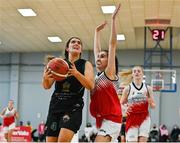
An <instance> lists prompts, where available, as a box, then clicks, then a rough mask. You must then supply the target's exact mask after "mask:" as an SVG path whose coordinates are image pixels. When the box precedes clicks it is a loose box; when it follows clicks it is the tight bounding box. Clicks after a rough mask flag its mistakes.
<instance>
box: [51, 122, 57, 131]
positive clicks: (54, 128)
mask: <svg viewBox="0 0 180 143" xmlns="http://www.w3.org/2000/svg"><path fill="white" fill-rule="evenodd" d="M51 130H53V131H56V130H57V123H56V122H52V124H51Z"/></svg>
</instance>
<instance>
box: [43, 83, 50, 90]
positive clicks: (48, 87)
mask: <svg viewBox="0 0 180 143" xmlns="http://www.w3.org/2000/svg"><path fill="white" fill-rule="evenodd" d="M42 86H43V87H44V89H46V90H47V89H50V88H51V87H50V86H48V85H45V84H43V85H42Z"/></svg>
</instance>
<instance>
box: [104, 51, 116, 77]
mask: <svg viewBox="0 0 180 143" xmlns="http://www.w3.org/2000/svg"><path fill="white" fill-rule="evenodd" d="M102 51H104V52H106V53H107V56H108V54H109V51H108V50H102ZM115 67H116V75H117V74H118V58H117V56H115Z"/></svg>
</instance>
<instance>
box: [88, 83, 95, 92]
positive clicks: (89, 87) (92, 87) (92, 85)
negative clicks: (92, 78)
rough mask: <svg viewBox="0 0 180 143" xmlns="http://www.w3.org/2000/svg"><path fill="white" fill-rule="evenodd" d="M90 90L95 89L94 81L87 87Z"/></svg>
mask: <svg viewBox="0 0 180 143" xmlns="http://www.w3.org/2000/svg"><path fill="white" fill-rule="evenodd" d="M87 89H88V90H92V89H94V82H92V83H90V84H89V86H88V87H87Z"/></svg>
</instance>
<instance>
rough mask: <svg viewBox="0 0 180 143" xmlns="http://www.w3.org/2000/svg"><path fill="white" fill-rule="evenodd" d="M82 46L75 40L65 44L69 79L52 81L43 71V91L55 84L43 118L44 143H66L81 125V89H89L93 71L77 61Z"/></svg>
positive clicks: (86, 64) (85, 62) (79, 59)
mask: <svg viewBox="0 0 180 143" xmlns="http://www.w3.org/2000/svg"><path fill="white" fill-rule="evenodd" d="M81 52H82V42H81V40H80V39H79V38H77V37H72V38H70V39H69V40H68V42H67V44H66V49H65V60H66V61H67V62H69V63H71V65H70V67H71V68H70V70H69V76H68V77H67V78H66V79H65V80H62V81H55V80H54V79H53V78H52V74H51V73H50V72H48V70H47V69H46V68H45V70H44V74H43V81H42V84H43V87H44V88H45V89H50V88H51V87H52V85H53V83H55V90H54V92H53V94H52V97H51V101H50V105H49V112H48V117H47V123H46V124H47V132H46V141H47V142H57V141H58V142H70V141H71V140H72V138H73V136H74V134H75V133H76V132H77V131H78V130H79V128H80V126H81V123H82V109H83V105H84V102H83V98H82V97H83V94H84V89H85V88H87V89H88V90H91V89H93V87H94V71H93V66H92V64H91V63H90V62H89V61H86V60H84V59H81Z"/></svg>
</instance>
